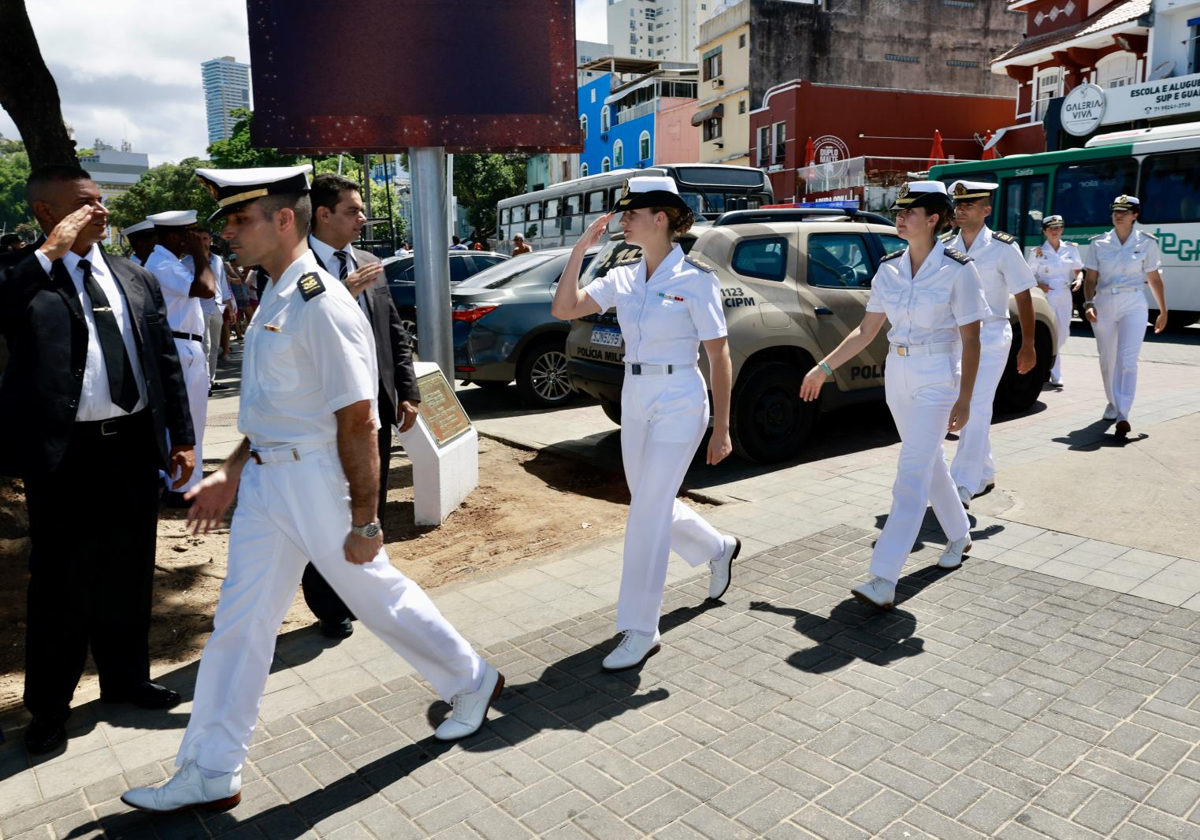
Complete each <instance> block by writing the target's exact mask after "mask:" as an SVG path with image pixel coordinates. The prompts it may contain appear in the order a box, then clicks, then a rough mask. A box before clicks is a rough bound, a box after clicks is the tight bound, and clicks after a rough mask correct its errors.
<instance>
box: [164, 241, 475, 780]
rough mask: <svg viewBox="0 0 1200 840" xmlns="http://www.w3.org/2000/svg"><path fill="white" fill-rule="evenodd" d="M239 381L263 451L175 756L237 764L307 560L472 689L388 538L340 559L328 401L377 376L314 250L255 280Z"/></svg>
mask: <svg viewBox="0 0 1200 840" xmlns="http://www.w3.org/2000/svg"><path fill="white" fill-rule="evenodd" d="M312 277H316V278H317V279H318V280H319V282H320V283H321V284H323V286H324V291H319V292H317V293H316V294H312V293H311V289H310V292H309V299H308V300H305V299H304V294H302V291H301V288H302V287H301V286H299V283H300V281H301V280H302V278H303V279H304V282H305V283H307V284H311V278H312ZM242 388H243V390H242V397H241V406H240V411H239V414H238V429H239V430H240V431H241V432H242V433H243V434H244V435H245V436H246V437H247V438H248V439H249V441H250V445H251V447H252V448H253V449H254V450H255V451H256V452H259V453H261V454H260V457H262V458H263V459H264V461H265V462H264V463H262V464H259V463H257V462H256V461H254V460H251V461H250V462H248V463H247V464H246V466H245V469H244V470H243V471H242V477H241V485H240V487H239V488H238V504H237V509H236V511H235V513H234V516H233V526H232V529H231V531H230V538H229V567H228V570H227V573H226V578H225V583H224V584H223V585H222V587H221V596H220V600H219V602H218V604H217V613H216V617H215V619H214V620H213V634H212V636H211V637H209V640H208V643H207V644H206V645H205V646H204V654H203V656H202V657H201V659H200V672H199V674H198V676H197V678H196V692H195V703H194V706H193V711H192V716H191V719H190V720H189V722H188V727H187V732H186V733H185V734H184V737H183V743H182V745H181V746H180V748H179V754H178V756H177V758H176V763H177V764H178V765H180V766H182V765H183V763H184V762H185V761H187V760H188V759H195V760H196V763H197V764H198V765H199V766H200V767H202V768H204V769H205V770H209V771H213V772H222V773H228V772H233V771H235V770H237V769H238V768H240V767H241V765H242V762H243V761H244V759H245V757H246V753H247V751H248V750H249V747H250V739H251V736H252V734H253V732H254V724H255V720H256V718H257V713H258V708H259V704H260V703H261V700H262V693H263V688H264V686H265V685H266V681H267V674H268V672H269V671H270V667H271V659H272V657H273V655H274V651H275V635H276V633H277V632H278V630H279V624H280V622H282V620H283V617H284V615H285V614H286V613H287V610H288V607H290V606H291V604H292V601H293V600H294V599H295V597H296V589H297V587H298V586H299V585H300V576H301V574H302V573H303V571H304V566H305V564H306V563H309V562H311V563H313V565H315V566H316V567H317V569H318V570H319V571H320V572H321V576H322V577H324V578H325V580H327V581H329V584H330V585H331V586H332V587H333V588H334V590H336V591H337V593H338V595H340V596H341V598H342V600H344V601H345V602H346V605H347V606H348V607H349V608H350V609H351V610H352V611H353V612H354V614H355V615H356V616H358V618H359V620H361V621H362V623H363V624H364V625H366V626H367V628H368V629H370V630H371V632H372V633H374V634H375V635H376V636H378V637H379V638H380V639H382V640H383V641H384V642H386V643H387V644H388V646H389V647H391V648H392V650H394V651H395V652H396V653H398V654H400V655H401V656H402V657H404V659H405V660H407V661H408V662H409V663H410V664H412V666H413V667H414V668H416V669H417V671H418V672H420V674H421V675H422V676H423V677H425V679H427V680H429V682H430V683H431V684H432V685H433V688H434V690H435V691H437V693H438V694H439V695H440V696H441V697H442V698H443V699H446V700H448V699H449V698H451V697H453V696H454V695H456V694H459V693H461V692H464V691H474V690H476V689H478V687H479V685H480V683H481V681H482V679H483V676H484V671H485V667H484V663H483V660H481V659H480V658H479V656H478V655H477V654H476V653H475V651H474V650H473V649H472V648H471V645H470V644H469V643H468V642H467V641H466V639H464V638H463V637H462V636H461V635H459V633H458V632H457V631H456V630H455V629H454V628H453V627H452V626H451V625H450V623H449V622H447V621H446V619H445V618H443V617H442V614H441V613H440V612H438V609H437V607H435V606H434V605H433V602H432V601H430V600H429V597H428V596H427V595H426V594H425V593H424V591H422V589H421V588H420V587H419V586H418V585H417V584H415V583H414V582H412V581H411V580H409V579H408V578H406V577H405V576H404V575H403V574H401V573H400V571H399V570H397V569H396V568H395V567H393V566H392V564H391V563H390V562H389V561H388V556H387V552H386V551H385V550H383V549H382V548H381V549H380V550H379V553H378V554H377V555H376V556H375V559H374V560H372V561H371V562H370V563H367V564H365V565H362V566H356V565H354V564H352V563H350V562H348V561H347V560H346V558H345V555H344V553H343V543H344V541H345V539H346V536H347V534H348V533H349V531H350V525H351V516H350V495H349V487H348V485H347V483H346V476H345V473H344V472H343V471H342V465H341V462H340V460H339V458H338V453H337V418H336V417H335V416H334V412H336V411H338V410H339V409H342V408H345V407H346V406H349V405H352V404H354V403H357V402H361V401H363V400H370V401H371V402H372V403H374V401H375V398H376V396H377V395H378V393H379V379H378V373H377V369H376V361H375V346H374V343H373V341H372V338H371V333H370V331H369V328H368V325H367V322H366V319H365V318H363V315H362V312H361V311H360V310H359V309H358V307H357V306H356V305H355V303H354V301H353V299H352V298H351V297H350V293H349V292H348V291H347V290H346V288H345V287H344V286H343V285H342V284H341V283H339V282H338V281H337V280H334V279H333V278H332V277H330V276H329V274H327V273H326V272H324V271H322V270H321V269H320V268H319V266H318V265H317V261H316V258H315V257H314V256H313V254H312V252H311V251H305V253H304V256H302V257H300V258H299V259H298V260H296V262H294V263H292V265H291V266H290V267H288V269H287V270H286V271H285V272H283V275H282V276H281V277H280V278H279V279H278V280H276V281H274V282H272V283H270V284H269V285H268V286H267V287H266V288H265V289H263V290H262V293H261V296H260V298H259V307H258V311H257V312H255V314H254V318H253V320H252V321H251V323H250V326H249V327H248V328H247V330H246V351H245V358H244V362H243V379H242ZM373 445H374V444H372V446H373ZM293 452H295V453H297V454H298V456H299V459H298V460H297V458H296V455H294V454H293Z"/></svg>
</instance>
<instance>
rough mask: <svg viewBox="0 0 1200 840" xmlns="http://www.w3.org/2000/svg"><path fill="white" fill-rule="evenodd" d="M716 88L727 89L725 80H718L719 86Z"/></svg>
mask: <svg viewBox="0 0 1200 840" xmlns="http://www.w3.org/2000/svg"><path fill="white" fill-rule="evenodd" d="M716 86H717V87H725V80H724V79H717V84H716Z"/></svg>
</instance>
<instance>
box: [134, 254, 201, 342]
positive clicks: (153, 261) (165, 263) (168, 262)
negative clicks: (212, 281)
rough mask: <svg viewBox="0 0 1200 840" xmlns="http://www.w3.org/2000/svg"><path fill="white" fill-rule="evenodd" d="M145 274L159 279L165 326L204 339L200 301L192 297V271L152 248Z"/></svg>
mask: <svg viewBox="0 0 1200 840" xmlns="http://www.w3.org/2000/svg"><path fill="white" fill-rule="evenodd" d="M146 270H147V271H149V272H150V273H151V274H153V275H154V276H155V277H156V278H157V279H158V285H159V286H161V287H162V293H163V299H164V300H165V301H166V303H167V323H168V324H170V325H171V329H172V330H173V331H174V332H183V333H188V334H189V335H204V310H203V309H201V308H200V298H196V297H191V295H190V292H191V288H192V283H193V282H194V281H195V279H196V272H195V270H194V269H189V268H188V267H187V266H186V265H184V264H183V260H181V259H179V257H177V256H175V255H174V254H172V253H171V252H170V251H168V250H167V249H166V248H164V247H163V246H161V245H155V246H154V250H153V251H151V252H150V256H149V257H147V258H146Z"/></svg>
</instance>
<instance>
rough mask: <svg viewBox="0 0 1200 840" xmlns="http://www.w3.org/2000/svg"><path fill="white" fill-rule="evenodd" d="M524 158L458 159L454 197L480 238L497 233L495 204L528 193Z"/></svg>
mask: <svg viewBox="0 0 1200 840" xmlns="http://www.w3.org/2000/svg"><path fill="white" fill-rule="evenodd" d="M526 159H527V158H526V156H525V155H501V154H484V155H455V156H454V195H455V197H456V198H457V199H458V203H459V205H460V206H462V207H465V208H466V211H467V222H468V223H469V224H470V225H471V227H473V228H475V230H476V231H477V232H478V233H479V235H480V236H490V235H491V234H492V233H493V232H494V231H495V229H496V203H497V202H498V201H500V200H501V199H503V198H508V197H510V196H514V195H517V194H519V193H522V192H524V190H525V162H526Z"/></svg>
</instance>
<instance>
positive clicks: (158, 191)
mask: <svg viewBox="0 0 1200 840" xmlns="http://www.w3.org/2000/svg"><path fill="white" fill-rule="evenodd" d="M207 164H208V162H207V161H201V160H199V159H198V158H185V159H184V160H181V161H180V162H179V163H163V164H159V165H158V166H155V167H153V168H152V169H150V170H148V171H146V172H145V173H143V174H142V177H141V179H140V180H139V181H138V182H137V183H136V184H134V185H133V186H132V187H130V188H129V189H128V190H127V191H126V192H124V193H122V194H121V195H118V196H116V197H115V198H113V199H112V200H111V201H109V202H108V211H109V224H111V225H112V226H113V227H116V228H125V227H129V226H130V225H132V224H137V223H138V222H140V221H141V220H142V219H144V218H146V216H148V215H150V214H151V213H164V212H166V211H167V210H196V211H197V212H198V213H199V215H200V218H201V219H206V218H208V216H209V215H210V214H212V213H215V212H216V210H217V203H216V202H215V201H213V199H212V196H210V195H209V194H208V191H207V190H205V189H204V187H202V186H200V182H199V181H198V180H197V179H196V168H197V167H202V166H206V165H207Z"/></svg>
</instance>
